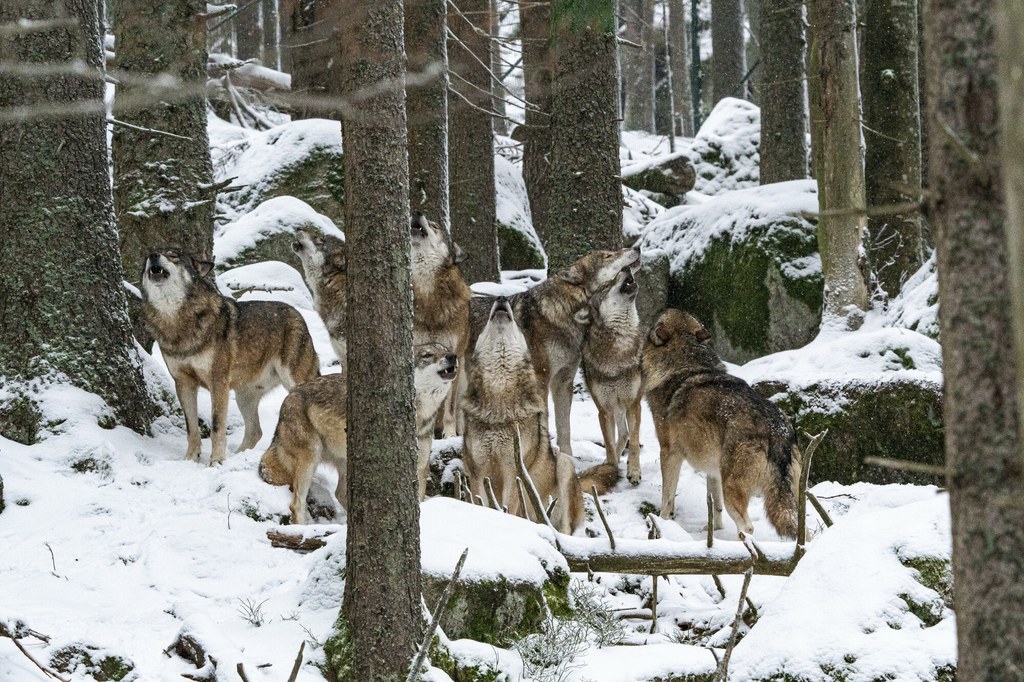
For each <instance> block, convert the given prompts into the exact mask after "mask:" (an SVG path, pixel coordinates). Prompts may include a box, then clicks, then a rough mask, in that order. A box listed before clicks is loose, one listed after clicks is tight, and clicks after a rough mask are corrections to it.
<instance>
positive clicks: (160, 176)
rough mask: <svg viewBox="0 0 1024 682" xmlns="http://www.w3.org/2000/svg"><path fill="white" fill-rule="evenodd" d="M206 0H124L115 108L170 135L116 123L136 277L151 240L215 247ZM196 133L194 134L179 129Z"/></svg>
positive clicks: (120, 213)
mask: <svg viewBox="0 0 1024 682" xmlns="http://www.w3.org/2000/svg"><path fill="white" fill-rule="evenodd" d="M205 10H206V2H205V1H204V0H176V1H175V2H165V1H163V0H116V2H114V5H113V11H114V16H113V19H114V31H115V36H116V41H117V68H118V70H119V71H122V72H124V74H126V77H124V78H121V79H120V80H121V81H122V82H121V84H120V85H118V87H117V93H116V95H115V98H114V116H115V117H116V118H117V119H118V120H120V121H124V122H125V123H129V124H131V125H134V126H139V127H142V128H147V129H150V130H159V131H163V132H167V133H171V134H173V135H176V136H178V137H168V136H167V135H160V134H157V133H155V132H144V131H141V130H135V129H133V128H128V127H125V126H115V127H114V136H113V143H112V152H113V160H114V212H115V215H116V216H117V228H118V237H119V240H120V246H121V261H122V263H123V264H124V271H125V275H126V276H127V277H128V279H129V280H130V281H133V282H136V281H138V279H139V273H140V270H141V268H142V262H143V259H144V258H145V254H146V253H148V251H149V249H150V248H151V247H153V246H154V245H157V244H173V245H176V246H180V247H181V248H183V249H185V250H186V251H189V252H191V253H194V254H197V255H203V256H209V255H210V254H211V253H212V251H213V212H214V198H215V197H214V193H213V192H212V191H211V190H210V185H211V184H212V182H213V166H212V164H211V162H210V141H209V138H208V136H207V132H206V96H205V84H206V26H205V23H204V22H203V21H200V20H197V19H196V14H198V13H200V12H203V11H205ZM159 74H169V75H171V76H173V77H176V78H179V79H181V82H182V83H183V84H184V87H185V88H187V89H188V96H182V94H181V93H180V92H175V91H170V92H167V93H166V94H165V95H163V96H162V95H161V94H160V93H159V91H157V90H155V89H153V88H152V87H151V85H150V82H151V81H152V79H153V78H155V77H156V76H157V75H159ZM180 138H188V139H180Z"/></svg>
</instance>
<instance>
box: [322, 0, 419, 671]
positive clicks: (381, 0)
mask: <svg viewBox="0 0 1024 682" xmlns="http://www.w3.org/2000/svg"><path fill="white" fill-rule="evenodd" d="M336 9H337V10H338V14H336V15H333V16H332V17H331V19H330V20H331V21H337V22H338V23H336V24H335V25H336V26H339V27H340V35H339V41H338V45H339V47H340V59H339V65H338V71H337V73H338V81H337V82H333V83H331V84H330V85H329V87H330V88H331V92H332V94H336V95H339V96H341V97H344V98H347V99H348V100H349V101H350V102H351V104H350V107H351V108H350V109H348V110H346V113H345V116H344V118H343V121H342V144H343V151H344V162H343V163H344V174H345V193H346V199H347V201H346V203H345V237H346V242H347V244H348V275H349V280H348V292H347V296H346V299H347V305H348V308H349V310H359V311H361V314H359V315H349V316H348V331H347V334H346V335H347V337H348V368H349V369H348V371H349V381H348V487H349V497H350V503H349V507H348V510H347V511H348V539H347V542H346V552H347V556H346V566H345V571H346V573H345V596H344V602H343V604H342V611H341V615H340V616H339V619H338V624H337V626H336V632H335V635H334V636H333V637H332V639H331V640H330V641H329V642H328V645H327V646H326V647H325V651H326V653H327V662H328V665H329V667H330V668H331V669H332V671H333V672H334V673H335V674H336V675H337V676H338V677H339V678H340V679H342V680H349V681H356V680H358V681H363V680H366V681H370V680H374V681H376V680H384V679H404V677H405V675H406V672H407V670H408V667H409V664H410V661H411V660H412V656H413V654H414V651H415V647H416V645H417V644H418V643H419V641H420V639H421V637H422V631H423V623H422V614H421V610H420V599H421V597H420V533H419V503H418V500H417V495H418V493H417V489H416V432H415V424H414V423H413V398H414V392H413V383H412V375H413V366H412V285H411V281H410V254H409V208H408V197H409V167H408V162H407V149H408V140H407V137H406V111H405V84H404V79H405V70H406V63H405V53H404V48H403V45H404V36H403V11H402V2H401V0H341V1H340V2H338V3H337V5H336ZM367 93H373V94H369V95H368V94H367ZM382 340H386V341H385V342H382Z"/></svg>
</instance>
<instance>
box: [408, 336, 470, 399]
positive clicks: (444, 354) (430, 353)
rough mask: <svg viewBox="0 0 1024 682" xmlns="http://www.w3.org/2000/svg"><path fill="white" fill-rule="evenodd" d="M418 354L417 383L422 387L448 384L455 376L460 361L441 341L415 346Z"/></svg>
mask: <svg viewBox="0 0 1024 682" xmlns="http://www.w3.org/2000/svg"><path fill="white" fill-rule="evenodd" d="M413 351H414V352H415V354H416V358H415V360H416V371H415V380H414V381H415V384H416V391H417V392H419V390H420V387H421V386H422V387H429V386H430V385H432V384H446V383H449V382H450V381H452V380H453V379H454V378H455V373H456V370H457V369H458V366H459V363H458V358H456V356H455V353H453V352H451V351H450V350H448V348H447V347H446V346H444V345H442V344H440V343H421V344H419V345H417V346H415V347H414V348H413Z"/></svg>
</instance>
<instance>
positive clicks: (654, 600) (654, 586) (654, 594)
mask: <svg viewBox="0 0 1024 682" xmlns="http://www.w3.org/2000/svg"><path fill="white" fill-rule="evenodd" d="M657 629H658V576H656V575H652V576H651V631H650V634H652V635H653V634H654V631H655V630H657Z"/></svg>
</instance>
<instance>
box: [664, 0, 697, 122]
mask: <svg viewBox="0 0 1024 682" xmlns="http://www.w3.org/2000/svg"><path fill="white" fill-rule="evenodd" d="M667 2H668V12H669V20H668V22H669V23H668V31H669V32H668V43H669V44H668V52H669V63H670V64H671V66H672V104H673V108H674V109H675V113H676V127H675V131H676V134H677V135H685V136H686V137H690V136H692V135H693V95H692V94H691V90H690V28H689V25H688V24H687V21H686V15H687V11H688V9H689V8H688V7H687V5H686V0H667Z"/></svg>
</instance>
